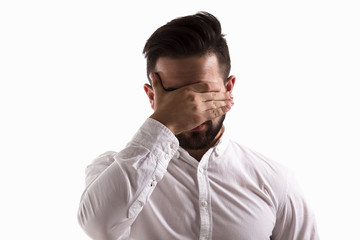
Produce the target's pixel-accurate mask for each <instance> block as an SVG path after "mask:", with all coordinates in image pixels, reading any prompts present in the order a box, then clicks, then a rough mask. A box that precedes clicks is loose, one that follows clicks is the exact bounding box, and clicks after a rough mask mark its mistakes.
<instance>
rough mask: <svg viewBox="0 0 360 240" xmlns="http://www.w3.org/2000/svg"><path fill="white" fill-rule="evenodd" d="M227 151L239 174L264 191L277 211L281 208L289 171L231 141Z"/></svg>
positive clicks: (284, 166) (275, 162)
mask: <svg viewBox="0 0 360 240" xmlns="http://www.w3.org/2000/svg"><path fill="white" fill-rule="evenodd" d="M228 151H231V152H232V153H231V155H232V156H235V157H234V158H233V159H234V161H235V162H236V163H235V164H238V165H240V171H241V172H240V174H245V175H246V178H247V179H248V180H249V181H251V182H252V183H254V184H256V185H257V186H258V187H259V188H260V189H261V190H262V191H264V193H266V195H268V197H270V198H271V199H272V201H273V203H274V205H275V206H276V208H277V209H279V208H281V206H282V205H283V202H284V201H285V198H286V195H287V191H288V188H289V176H290V175H291V172H292V171H291V169H289V168H288V167H287V166H286V165H284V164H282V163H280V162H278V161H275V160H273V159H270V158H269V157H267V156H264V155H263V154H261V153H259V152H257V151H255V150H252V149H250V148H249V147H247V146H244V145H241V144H239V143H237V142H235V141H232V140H230V141H229V145H228Z"/></svg>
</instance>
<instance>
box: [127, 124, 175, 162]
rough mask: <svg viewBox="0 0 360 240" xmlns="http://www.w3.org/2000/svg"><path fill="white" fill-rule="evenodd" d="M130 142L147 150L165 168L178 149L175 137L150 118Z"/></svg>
mask: <svg viewBox="0 0 360 240" xmlns="http://www.w3.org/2000/svg"><path fill="white" fill-rule="evenodd" d="M132 142H133V143H136V144H139V145H142V146H143V147H145V148H147V149H148V150H149V151H150V152H151V153H152V154H154V155H155V156H156V157H157V158H158V159H159V160H160V163H161V164H162V165H163V167H165V168H166V167H167V165H168V162H169V161H170V160H171V159H172V157H173V156H174V155H175V153H176V151H177V150H178V148H179V141H178V139H177V138H176V137H175V135H174V134H173V133H172V132H171V131H170V130H169V129H168V128H167V127H166V126H165V125H163V124H162V123H160V122H159V121H157V120H155V119H152V118H147V119H146V120H145V122H144V123H143V125H142V126H141V127H140V129H139V130H138V131H137V133H136V134H135V136H134V137H133V139H132Z"/></svg>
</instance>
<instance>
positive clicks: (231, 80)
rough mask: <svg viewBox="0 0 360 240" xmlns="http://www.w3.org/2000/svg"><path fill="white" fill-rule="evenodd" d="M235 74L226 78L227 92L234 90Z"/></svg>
mask: <svg viewBox="0 0 360 240" xmlns="http://www.w3.org/2000/svg"><path fill="white" fill-rule="evenodd" d="M235 80H236V78H235V76H234V75H231V76H230V77H228V79H226V82H225V88H226V91H227V92H230V93H232V90H233V89H234V85H235Z"/></svg>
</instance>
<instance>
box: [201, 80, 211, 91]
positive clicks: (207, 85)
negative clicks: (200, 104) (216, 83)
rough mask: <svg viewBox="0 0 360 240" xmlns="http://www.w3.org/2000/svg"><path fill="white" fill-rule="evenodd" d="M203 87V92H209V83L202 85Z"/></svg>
mask: <svg viewBox="0 0 360 240" xmlns="http://www.w3.org/2000/svg"><path fill="white" fill-rule="evenodd" d="M203 87H204V90H205V91H206V92H208V91H210V90H211V83H210V82H205V83H204V85H203Z"/></svg>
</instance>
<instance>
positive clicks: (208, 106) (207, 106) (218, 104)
mask: <svg viewBox="0 0 360 240" xmlns="http://www.w3.org/2000/svg"><path fill="white" fill-rule="evenodd" d="M233 105H234V103H233V102H232V101H231V100H225V101H207V102H204V103H203V111H209V110H212V109H218V108H222V107H230V108H231V107H232V106H233Z"/></svg>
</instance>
